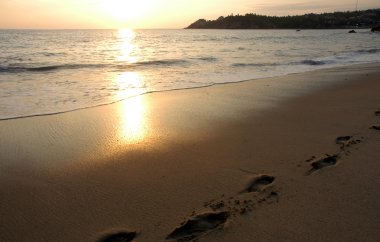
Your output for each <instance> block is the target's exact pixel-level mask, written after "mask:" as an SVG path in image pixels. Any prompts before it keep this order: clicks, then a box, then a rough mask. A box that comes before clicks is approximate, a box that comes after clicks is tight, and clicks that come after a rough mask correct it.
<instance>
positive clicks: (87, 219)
mask: <svg viewBox="0 0 380 242" xmlns="http://www.w3.org/2000/svg"><path fill="white" fill-rule="evenodd" d="M379 74H380V64H365V65H355V66H348V67H340V68H332V69H325V70H318V71H312V72H306V73H300V74H291V75H287V76H282V77H275V78H266V79H259V80H252V81H245V82H240V83H232V84H221V85H214V86H210V87H205V88H196V89H186V90H174V91H167V92H157V93H150V94H146V95H141V96H138V97H134V98H130V99H127V100H125V101H121V102H118V103H114V104H110V105H104V106H99V107H94V108H88V109H83V110H78V111H73V112H67V113H61V114H55V115H47V116H39V117H30V118H20V119H12V120H2V121H0V134H1V135H0V161H1V163H0V194H1V196H0V240H1V241H166V240H169V241H190V240H192V239H195V240H197V241H376V240H378V238H379V237H380V193H379V189H378V187H379V186H380V168H379V162H380V149H379V147H380V131H379V130H378V129H380V112H379V111H380V95H379V90H380V78H379V76H380V75H379ZM376 112H377V113H376ZM122 239H124V240H122Z"/></svg>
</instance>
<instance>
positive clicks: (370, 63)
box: [0, 62, 380, 122]
mask: <svg viewBox="0 0 380 242" xmlns="http://www.w3.org/2000/svg"><path fill="white" fill-rule="evenodd" d="M379 63H380V62H369V63H360V64H353V65H351V64H350V65H338V66H332V67H331V66H330V67H325V68H319V69H314V70H306V71H300V72H291V73H287V74H282V75H274V76H267V77H259V78H254V79H247V80H241V81H234V82H220V83H213V84H209V85H204V86H197V87H187V88H174V89H167V90H158V91H148V92H144V93H141V94H136V95H133V96H130V97H126V98H124V99H120V100H116V101H112V102H107V103H101V104H96V105H92V106H86V107H79V108H74V109H69V110H63V111H57V112H49V113H40V114H31V115H25V116H15V117H8V118H0V122H1V121H6V120H14V119H24V118H33V117H43V116H49V115H57V114H64V113H70V112H75V111H80V110H84V109H89V108H97V107H102V106H107V105H112V104H117V103H119V102H123V101H126V100H128V99H132V98H135V97H138V96H143V95H149V94H154V93H166V92H173V91H181V90H193V89H200V88H207V87H213V86H219V85H230V84H235V83H237V84H238V83H244V82H252V81H260V80H263V79H273V78H281V77H287V76H290V75H297V74H307V73H310V74H312V72H318V71H323V70H327V71H328V70H330V69H347V68H360V67H368V66H377V65H378V64H379Z"/></svg>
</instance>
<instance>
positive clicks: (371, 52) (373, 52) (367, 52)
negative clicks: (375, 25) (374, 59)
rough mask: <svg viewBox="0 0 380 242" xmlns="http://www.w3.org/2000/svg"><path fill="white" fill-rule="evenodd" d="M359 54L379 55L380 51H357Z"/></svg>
mask: <svg viewBox="0 0 380 242" xmlns="http://www.w3.org/2000/svg"><path fill="white" fill-rule="evenodd" d="M356 52H357V53H360V54H363V53H365V54H377V53H380V49H368V50H358V51H356Z"/></svg>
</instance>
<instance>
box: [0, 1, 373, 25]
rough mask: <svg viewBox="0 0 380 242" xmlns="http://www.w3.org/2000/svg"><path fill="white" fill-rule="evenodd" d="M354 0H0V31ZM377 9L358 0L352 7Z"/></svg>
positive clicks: (311, 7) (341, 5)
mask: <svg viewBox="0 0 380 242" xmlns="http://www.w3.org/2000/svg"><path fill="white" fill-rule="evenodd" d="M356 2H357V0H334V1H331V0H321V1H310V0H0V28H1V29H103V28H112V29H117V28H135V29H144V28H145V29H149V28H184V27H186V26H188V25H189V24H191V23H193V22H194V21H196V20H198V19H200V18H205V19H208V20H211V19H216V18H218V17H219V16H226V15H230V14H246V13H257V14H264V15H275V16H284V15H296V14H305V13H322V12H334V11H347V10H350V11H353V10H355V8H356ZM369 8H380V1H379V0H358V9H359V10H365V9H369Z"/></svg>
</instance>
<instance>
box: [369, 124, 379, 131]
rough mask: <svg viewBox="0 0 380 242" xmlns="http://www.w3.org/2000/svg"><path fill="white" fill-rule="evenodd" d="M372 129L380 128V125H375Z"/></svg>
mask: <svg viewBox="0 0 380 242" xmlns="http://www.w3.org/2000/svg"><path fill="white" fill-rule="evenodd" d="M371 129H375V130H380V125H373V126H372V127H371Z"/></svg>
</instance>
